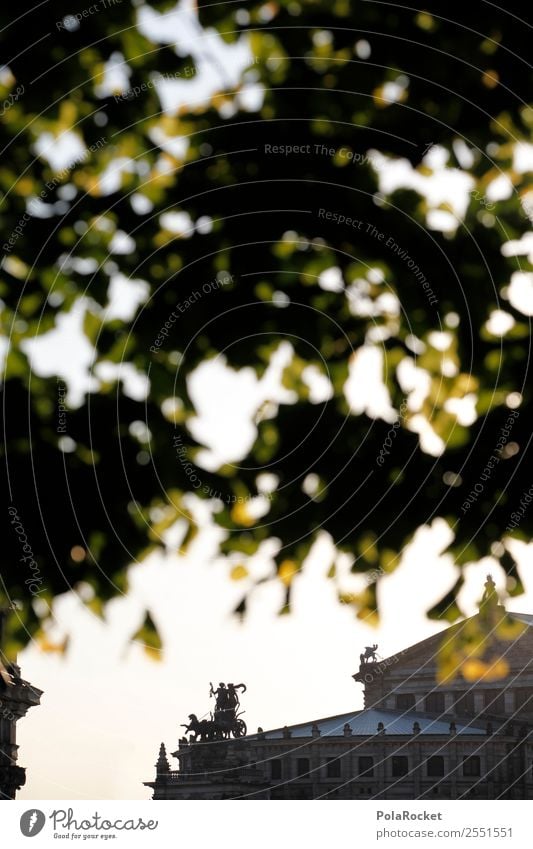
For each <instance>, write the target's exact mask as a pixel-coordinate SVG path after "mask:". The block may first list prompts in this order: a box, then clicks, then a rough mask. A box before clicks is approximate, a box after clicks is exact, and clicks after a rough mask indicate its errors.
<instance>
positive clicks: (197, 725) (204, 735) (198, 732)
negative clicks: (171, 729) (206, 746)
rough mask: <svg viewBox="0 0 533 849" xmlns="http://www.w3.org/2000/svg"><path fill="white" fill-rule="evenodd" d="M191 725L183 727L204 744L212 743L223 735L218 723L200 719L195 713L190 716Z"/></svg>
mask: <svg viewBox="0 0 533 849" xmlns="http://www.w3.org/2000/svg"><path fill="white" fill-rule="evenodd" d="M189 719H190V722H189V725H183V723H182V728H185V731H186V732H189V731H190V732H191V734H194V736H195V737H199V738H200V740H201V742H202V743H207V742H211V741H212V740H216V739H219V738H220V737H221V736H222V734H221V731H220V729H219V727H218V725H217V723H216V722H215V721H214V720H212V719H202V720H200V719H198V717H197V716H196V714H195V713H190V714H189Z"/></svg>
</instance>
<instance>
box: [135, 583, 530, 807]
mask: <svg viewBox="0 0 533 849" xmlns="http://www.w3.org/2000/svg"><path fill="white" fill-rule="evenodd" d="M489 581H490V582H489ZM489 581H488V582H487V585H486V586H485V593H484V596H483V599H482V601H481V602H480V612H479V614H477V615H476V616H474V617H471V618H470V619H466V620H464V621H462V622H460V623H458V624H456V625H453V626H452V627H450V628H448V629H447V630H446V631H444V632H441V633H440V634H437V635H434V636H432V637H429V638H428V639H426V640H423V641H422V642H420V643H417V644H416V645H414V646H411V647H410V648H407V649H405V650H403V651H401V652H399V653H398V654H395V655H393V656H391V657H388V658H386V659H383V660H380V659H379V658H378V656H377V655H376V651H375V650H376V649H377V647H376V646H372V647H368V648H370V652H365V653H364V654H362V655H361V658H360V659H361V663H360V666H359V669H358V671H357V672H356V673H355V675H354V676H353V678H354V679H355V681H356V682H358V683H361V684H362V685H363V687H364V708H363V710H357V711H349V712H347V713H342V714H339V715H337V716H332V717H327V718H325V719H317V720H313V721H311V722H303V723H301V724H298V725H293V726H290V727H285V728H278V729H274V730H271V731H263V730H262V729H259V730H258V732H257V733H256V734H251V735H248V736H246V737H242V738H240V739H234V740H223V741H218V740H215V741H212V742H199V741H198V740H197V739H196V738H195V737H194V736H193V737H191V738H189V740H187V739H186V738H182V739H181V740H180V742H179V747H178V749H177V751H176V752H173V753H172V754H173V757H176V758H177V759H178V762H179V769H178V770H175V771H174V770H171V769H170V766H169V762H168V759H167V755H166V750H165V746H164V744H161V749H160V752H159V758H158V761H157V764H156V776H155V780H154V781H151V782H146V786H147V787H151V788H152V790H153V798H154V799H236V798H241V799H258V798H260V799H360V798H367V799H370V798H373V799H428V798H442V799H466V798H477V799H496V798H507V799H531V798H533V773H532V766H533V616H532V615H529V614H519V613H509V614H507V613H506V611H505V609H504V608H503V607H502V606H500V605H499V603H498V599H497V596H495V594H494V592H493V586H494V585H493V584H492V581H491V579H489Z"/></svg>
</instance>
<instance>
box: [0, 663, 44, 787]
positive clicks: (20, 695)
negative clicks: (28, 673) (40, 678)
mask: <svg viewBox="0 0 533 849" xmlns="http://www.w3.org/2000/svg"><path fill="white" fill-rule="evenodd" d="M41 696H42V690H38V689H37V688H36V687H33V686H32V685H31V684H29V683H28V681H25V680H24V679H23V678H22V677H21V674H20V667H19V666H17V664H16V663H10V664H8V665H7V666H4V664H3V663H2V661H1V659H0V800H2V799H4V800H5V799H14V798H15V796H16V793H17V790H20V788H21V787H23V786H24V784H25V783H26V770H25V769H24V768H23V767H21V766H19V765H18V763H17V758H18V746H17V722H18V721H19V719H21V718H22V717H23V716H25V714H26V713H27V712H28V710H29V709H30V708H31V707H33V706H34V705H38V704H39V703H40V699H41Z"/></svg>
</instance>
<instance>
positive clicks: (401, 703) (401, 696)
mask: <svg viewBox="0 0 533 849" xmlns="http://www.w3.org/2000/svg"><path fill="white" fill-rule="evenodd" d="M511 692H512V693H514V697H515V698H514V701H515V708H514V709H515V710H516V709H518V708H520V707H526V706H528V705H529V706H530V707H531V706H533V691H531V690H520V689H516V690H512V691H511ZM482 693H483V706H484V710H485V711H486V712H487V713H496V714H505V695H504V692H503V691H498V690H483V691H482ZM452 697H453V702H452V708H451V709H452V710H454V711H455V712H457V713H465V714H472V713H474V712H475V708H474V693H473V692H472V691H469V692H454V693H452ZM416 701H417V697H416V696H415V694H414V693H397V694H396V708H397V709H398V710H410V709H411V708H414V707H415V704H416ZM424 709H425V710H426V711H427V712H428V713H444V712H445V709H446V708H445V700H444V693H441V692H435V693H428V695H427V696H426V697H425V698H424Z"/></svg>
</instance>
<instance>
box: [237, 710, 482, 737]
mask: <svg viewBox="0 0 533 849" xmlns="http://www.w3.org/2000/svg"><path fill="white" fill-rule="evenodd" d="M380 722H382V723H383V725H384V726H385V733H386V734H396V735H398V734H400V735H405V736H409V737H412V735H413V725H414V723H415V722H418V724H419V726H420V733H421V734H423V735H428V734H441V735H448V734H449V733H450V723H449V722H447V721H446V720H443V719H435V718H434V717H431V716H426V715H424V714H420V713H415V712H414V711H401V710H384V709H381V708H379V709H376V708H368V709H367V710H356V711H352V712H351V713H341V714H338V716H329V717H326V718H325V719H317V720H315V721H313V722H304V723H301V724H299V725H289V726H288V729H289V731H290V732H291V737H312V736H313V726H314V725H316V726H317V727H318V729H319V731H320V736H321V737H342V736H343V735H344V726H345V724H346V723H347V724H348V725H349V726H350V728H351V731H352V736H354V737H368V736H371V735H373V734H377V731H378V724H379V723H380ZM455 726H456V733H457V734H475V735H484V734H485V733H486V729H485V727H481V726H480V725H473V724H465V723H464V722H463V723H460V722H457V721H456V722H455ZM283 732H284V729H283V728H275V729H273V730H272V731H265V732H264V737H265V738H266V739H267V740H279V739H282V738H283ZM257 736H258V735H257V734H251V735H249V736H248V739H257Z"/></svg>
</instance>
